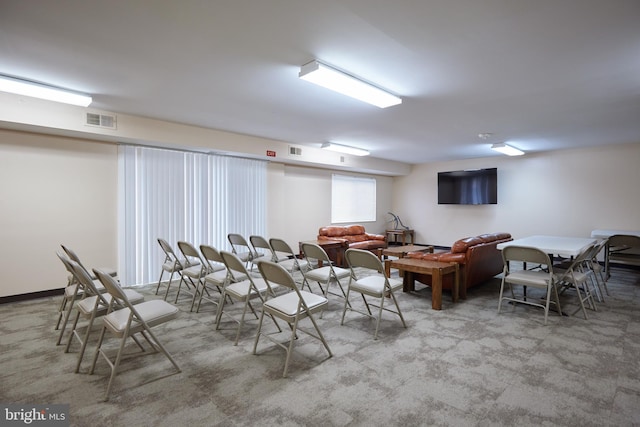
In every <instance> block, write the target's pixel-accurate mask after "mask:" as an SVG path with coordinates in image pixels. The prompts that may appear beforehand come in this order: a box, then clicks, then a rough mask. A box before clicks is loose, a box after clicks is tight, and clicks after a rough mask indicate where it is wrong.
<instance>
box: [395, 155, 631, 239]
mask: <svg viewBox="0 0 640 427" xmlns="http://www.w3.org/2000/svg"><path fill="white" fill-rule="evenodd" d="M639 159H640V143H639V144H628V145H616V146H606V147H598V148H590V149H579V150H566V151H554V152H548V153H541V154H533V155H531V154H528V155H525V156H521V157H492V158H484V159H474V160H465V161H455V162H453V161H452V162H444V163H431V164H423V165H418V166H414V167H413V169H412V171H411V173H410V174H409V175H408V176H404V177H398V178H395V182H394V187H393V203H392V205H393V209H394V212H396V213H398V214H399V215H400V216H401V217H402V218H403V220H404V222H405V224H407V225H409V226H411V227H412V228H415V230H416V239H417V241H418V242H421V243H429V244H435V245H442V246H451V244H452V243H453V242H454V241H455V240H457V239H459V238H461V237H466V236H473V235H477V234H481V233H486V232H495V231H507V232H510V233H511V234H512V235H513V236H514V237H516V238H517V237H524V236H527V235H533V234H552V235H560V236H589V235H590V233H591V230H593V229H617V230H640V215H639V214H638V212H640V190H639V188H638V187H639V186H640V168H638V166H637V164H638V160H639ZM488 167H497V168H498V204H497V205H484V206H454V205H438V204H437V172H441V171H448V170H459V169H473V168H488Z"/></svg>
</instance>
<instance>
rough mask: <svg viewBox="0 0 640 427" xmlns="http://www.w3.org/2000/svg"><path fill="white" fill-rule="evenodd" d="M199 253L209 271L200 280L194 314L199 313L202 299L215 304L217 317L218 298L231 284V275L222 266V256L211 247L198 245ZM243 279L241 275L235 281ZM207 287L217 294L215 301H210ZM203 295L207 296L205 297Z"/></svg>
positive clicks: (225, 267)
mask: <svg viewBox="0 0 640 427" xmlns="http://www.w3.org/2000/svg"><path fill="white" fill-rule="evenodd" d="M200 253H201V254H202V257H203V259H204V261H205V262H206V263H207V266H208V270H209V271H210V273H208V274H207V275H206V276H204V278H203V280H202V292H200V298H199V299H198V306H197V308H196V313H198V312H199V311H200V304H202V300H203V299H204V300H206V301H209V302H211V303H213V304H215V306H216V315H217V312H218V310H217V307H218V306H219V304H220V298H221V297H222V290H223V289H224V287H225V286H226V285H227V284H228V283H230V282H231V280H232V277H231V273H229V270H228V269H227V266H226V265H224V260H223V259H222V255H220V252H218V250H217V249H216V248H214V247H213V246H209V245H200ZM245 279H246V277H245V276H242V275H239V276H238V278H237V280H245ZM209 286H211V287H213V288H211V290H212V291H213V290H215V292H217V293H218V295H219V297H218V299H215V300H214V299H212V297H211V294H210V292H209ZM205 294H207V295H208V296H207V297H205ZM228 300H229V302H233V301H231V298H230V297H228Z"/></svg>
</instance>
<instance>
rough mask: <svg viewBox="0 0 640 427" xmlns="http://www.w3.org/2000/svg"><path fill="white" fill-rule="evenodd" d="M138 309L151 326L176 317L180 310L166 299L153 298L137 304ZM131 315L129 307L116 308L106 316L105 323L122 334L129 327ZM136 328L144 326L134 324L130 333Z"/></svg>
mask: <svg viewBox="0 0 640 427" xmlns="http://www.w3.org/2000/svg"><path fill="white" fill-rule="evenodd" d="M136 311H137V312H138V313H139V314H140V317H141V318H142V319H143V320H144V321H145V322H146V323H147V325H148V326H149V327H153V326H155V325H159V324H161V323H164V322H166V321H168V320H171V319H173V318H175V317H176V316H177V315H178V311H179V310H178V307H176V306H174V305H171V304H169V303H168V302H166V301H163V300H153V301H146V302H143V303H141V304H138V305H136ZM130 315H131V310H130V309H129V308H123V309H121V310H116V311H114V312H111V313H109V314H108V315H106V316H105V317H104V324H105V326H107V327H108V328H109V330H111V331H112V332H113V333H115V334H122V333H124V331H125V328H126V327H127V323H128V322H129V316H130ZM136 329H142V327H140V326H139V325H138V327H137V328H136V325H133V324H132V327H131V331H130V332H129V334H131V333H133V331H134V330H136Z"/></svg>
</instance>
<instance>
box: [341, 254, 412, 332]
mask: <svg viewBox="0 0 640 427" xmlns="http://www.w3.org/2000/svg"><path fill="white" fill-rule="evenodd" d="M345 257H346V258H347V263H348V264H349V268H350V269H351V278H350V279H349V286H348V287H347V295H346V298H345V301H344V309H343V310H342V320H341V321H340V324H341V325H344V317H345V314H346V313H347V309H349V310H352V311H355V312H357V313H360V314H363V315H365V316H368V317H370V318H372V319H376V331H375V333H374V335H373V339H376V340H377V339H378V330H379V329H380V320H381V319H382V312H383V311H388V312H390V313H394V314H397V315H398V316H399V317H400V320H401V321H402V326H404V327H405V328H406V327H407V324H406V323H405V321H404V317H403V316H402V311H400V306H399V305H398V300H396V296H395V294H394V291H396V290H398V289H400V288H402V280H398V279H390V278H389V277H388V276H387V275H386V273H385V269H384V266H383V265H382V261H380V258H378V257H377V256H375V255H374V254H373V253H372V252H370V251H365V250H362V249H347V251H346V252H345ZM351 292H358V293H359V294H360V295H361V296H362V300H363V301H364V305H365V307H366V309H367V312H364V311H360V310H357V309H355V308H353V304H349V295H350V294H351ZM387 296H388V297H390V298H391V299H392V300H393V304H394V305H395V306H396V311H394V310H390V309H388V308H385V307H384V300H385V298H386V297H387ZM366 297H370V298H377V299H378V305H375V304H372V303H370V302H368V301H367V298H366ZM371 307H377V308H378V316H374V315H373V314H372V313H371Z"/></svg>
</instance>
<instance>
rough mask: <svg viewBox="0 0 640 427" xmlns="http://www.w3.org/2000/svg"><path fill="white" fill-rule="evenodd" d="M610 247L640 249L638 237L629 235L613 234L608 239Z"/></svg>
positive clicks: (639, 238)
mask: <svg viewBox="0 0 640 427" xmlns="http://www.w3.org/2000/svg"><path fill="white" fill-rule="evenodd" d="M609 246H610V247H612V248H613V247H616V248H618V247H625V248H640V237H639V236H634V235H631V234H614V235H613V236H611V237H609Z"/></svg>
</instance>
